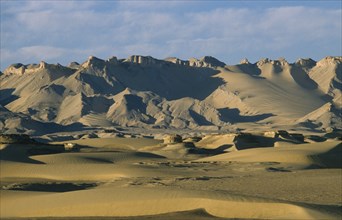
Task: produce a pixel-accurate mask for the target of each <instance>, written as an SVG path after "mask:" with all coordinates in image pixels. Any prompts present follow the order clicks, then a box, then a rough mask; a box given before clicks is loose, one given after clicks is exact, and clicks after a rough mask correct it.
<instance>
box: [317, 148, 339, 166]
mask: <svg viewBox="0 0 342 220" xmlns="http://www.w3.org/2000/svg"><path fill="white" fill-rule="evenodd" d="M317 157H318V160H319V162H320V163H321V165H322V166H323V167H326V168H342V143H340V144H338V145H336V147H334V148H333V149H331V150H330V151H328V152H326V153H324V154H320V155H318V156H317ZM314 159H315V158H314Z"/></svg>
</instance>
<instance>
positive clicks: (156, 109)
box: [0, 55, 342, 134]
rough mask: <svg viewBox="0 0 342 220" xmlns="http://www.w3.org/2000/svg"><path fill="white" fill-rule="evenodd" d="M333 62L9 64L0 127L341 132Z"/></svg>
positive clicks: (337, 63) (136, 59) (337, 67)
mask: <svg viewBox="0 0 342 220" xmlns="http://www.w3.org/2000/svg"><path fill="white" fill-rule="evenodd" d="M341 63H342V57H326V58H324V59H322V60H320V61H318V62H316V61H314V60H312V59H299V60H298V61H297V62H295V63H288V62H287V61H286V60H285V59H279V60H270V59H262V60H260V61H258V62H256V63H254V64H252V63H250V62H249V61H248V60H247V59H244V60H242V61H241V63H240V64H237V65H226V64H225V63H223V62H221V61H219V60H217V59H216V58H214V57H210V56H207V57H203V58H201V59H195V58H191V59H189V60H180V59H178V58H173V57H172V58H167V59H165V60H159V59H155V58H153V57H150V56H137V55H134V56H130V57H128V58H127V59H118V58H116V57H111V58H109V59H108V60H102V59H99V58H96V57H93V56H91V57H89V58H88V59H87V60H86V61H85V62H84V63H82V64H79V63H77V62H72V63H70V64H69V65H68V66H62V65H60V64H48V63H45V62H40V63H39V64H29V65H24V64H13V65H11V66H9V67H8V68H7V69H5V70H4V71H3V73H1V75H0V82H1V86H0V94H1V96H0V105H1V106H0V107H1V108H0V130H1V131H2V133H28V134H44V133H51V132H60V131H70V130H82V129H88V128H110V127H140V128H149V129H152V128H159V129H169V128H172V129H198V130H206V129H210V130H220V129H221V130H222V129H239V128H241V129H247V128H256V129H257V128H263V129H269V128H283V127H286V128H293V129H306V130H314V131H321V130H326V129H335V128H341V127H342V126H341V106H342V104H341V102H342V99H341V83H342V76H341V75H342V73H341V69H342V68H341Z"/></svg>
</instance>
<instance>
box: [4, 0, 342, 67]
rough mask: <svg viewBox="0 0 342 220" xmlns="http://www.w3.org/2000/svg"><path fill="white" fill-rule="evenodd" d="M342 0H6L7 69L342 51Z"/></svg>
mask: <svg viewBox="0 0 342 220" xmlns="http://www.w3.org/2000/svg"><path fill="white" fill-rule="evenodd" d="M341 4H342V3H341V1H340V0H331V1H329V0H322V1H319V0H316V1H315V0H313V1H309V0H305V1H304V0H302V1H300V0H297V1H289V0H286V1H280V0H279V1H277V0H273V1H262V0H254V1H244V0H240V1H232V0H230V1H229V0H226V1H224V0H216V1H215V0H211V1H205V0H201V1H194V0H193V1H191V0H187V1H172V0H170V1H166V0H165V1H157V0H149V1H142V0H139V1H133V0H126V1H111V0H103V1H101V0H100V1H81V0H77V1H71V0H58V1H53V0H48V1H44V0H36V1H27V0H25V1H24V0H22V1H21V0H1V1H0V6H1V8H0V10H1V11H0V12H1V13H0V14H1V19H0V22H1V23H0V24H1V26H0V46H1V47H0V69H1V70H4V69H5V68H6V67H7V66H9V65H10V64H13V63H23V64H29V63H39V62H40V61H42V60H44V61H46V62H48V63H60V64H63V65H67V64H68V63H70V62H72V61H76V62H79V63H82V62H84V61H85V60H87V58H88V57H89V56H90V55H92V56H96V57H99V58H101V59H108V58H109V57H112V56H117V57H118V58H126V57H128V56H130V55H145V56H148V55H150V56H153V57H155V58H158V59H164V58H166V57H178V58H180V59H184V60H187V59H189V58H191V57H195V58H200V57H202V56H207V55H208V56H214V57H216V58H217V59H219V60H221V61H223V62H225V63H227V64H237V63H239V61H240V60H241V59H243V58H248V59H249V61H250V62H257V61H258V60H260V59H262V58H266V57H267V58H270V59H278V58H280V57H284V58H285V59H287V60H288V61H290V62H294V61H296V60H297V59H298V58H308V57H310V58H313V59H315V60H320V59H322V58H324V57H325V56H341V53H342V52H341V50H342V45H341V39H342V36H341V35H342V27H341V25H342V24H341V20H342V6H341Z"/></svg>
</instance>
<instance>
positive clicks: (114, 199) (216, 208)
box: [0, 134, 342, 219]
mask: <svg viewBox="0 0 342 220" xmlns="http://www.w3.org/2000/svg"><path fill="white" fill-rule="evenodd" d="M232 137H234V135H233V134H231V135H209V136H207V137H203V138H202V140H200V141H198V139H196V138H193V139H187V142H186V143H168V144H166V143H163V142H162V141H161V140H156V139H151V138H107V139H104V138H93V139H82V140H75V141H71V142H72V143H76V144H78V146H79V147H78V148H79V150H78V151H65V150H64V146H63V145H62V143H63V142H59V143H54V145H46V144H45V145H41V144H30V145H27V144H26V145H25V144H15V143H13V144H2V145H1V151H0V153H1V173H0V175H1V176H0V177H1V218H8V217H16V218H20V217H35V218H36V217H48V216H54V217H96V216H99V217H105V216H113V217H117V218H118V217H120V216H123V217H128V216H130V217H131V219H135V218H142V219H144V218H146V219H148V218H149V217H148V216H154V217H152V218H157V219H159V218H160V219H163V218H167V219H182V218H184V217H185V216H188V217H187V218H196V216H199V218H204V219H206V218H209V219H210V218H214V217H219V218H246V219H265V218H267V219H339V218H340V216H341V213H340V210H339V209H340V205H341V204H342V201H341V199H340V198H341V197H340V195H341V193H342V192H341V188H340V184H341V182H340V168H341V167H342V164H341V160H340V157H339V155H340V154H341V146H342V145H341V142H340V141H336V140H328V141H325V142H323V143H322V142H321V143H312V144H296V145H292V146H291V145H284V146H279V147H266V148H260V147H259V148H253V144H252V142H250V143H249V149H242V150H239V149H235V151H232V152H229V153H222V152H221V153H220V154H219V155H216V156H211V155H210V154H217V153H218V152H217V151H215V149H216V148H217V146H222V145H225V144H227V143H230V142H231V141H232ZM235 137H236V135H235ZM244 138H245V137H244ZM191 140H195V142H191ZM68 143H70V142H68ZM189 143H192V144H193V146H192V149H193V150H189ZM235 143H236V142H235ZM246 143H247V142H246ZM210 144H211V145H210ZM195 145H198V148H197V147H195ZM203 147H206V148H207V149H206V151H201V149H202V150H203ZM181 149H188V150H187V151H184V152H180V151H179V150H181ZM196 149H197V150H196ZM163 154H164V155H163ZM308 168H309V169H308ZM313 168H315V169H313ZM321 168H325V169H321ZM326 168H330V169H326ZM308 179H312V180H313V181H307V180H308ZM266 183H267V184H266ZM298 184H300V185H298ZM322 185H325V186H326V187H325V188H321V187H322ZM277 189H279V190H277ZM318 189H320V190H323V191H322V192H324V194H322V195H321V196H320V197H319V198H317V197H316V193H315V192H316V190H318ZM289 192H291V193H289ZM198 210H203V211H198ZM210 216H211V217H210ZM114 219H115V218H114Z"/></svg>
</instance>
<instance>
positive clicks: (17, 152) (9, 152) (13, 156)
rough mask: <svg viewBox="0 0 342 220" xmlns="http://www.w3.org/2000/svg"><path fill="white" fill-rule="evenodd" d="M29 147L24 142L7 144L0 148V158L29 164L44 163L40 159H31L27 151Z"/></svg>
mask: <svg viewBox="0 0 342 220" xmlns="http://www.w3.org/2000/svg"><path fill="white" fill-rule="evenodd" d="M29 149H30V147H27V146H26V145H25V144H13V145H8V146H7V147H5V148H4V149H2V150H0V160H1V161H11V162H18V163H29V164H45V163H43V162H41V161H38V160H33V159H31V158H30V157H29V156H30V155H29V153H28V151H29Z"/></svg>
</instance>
